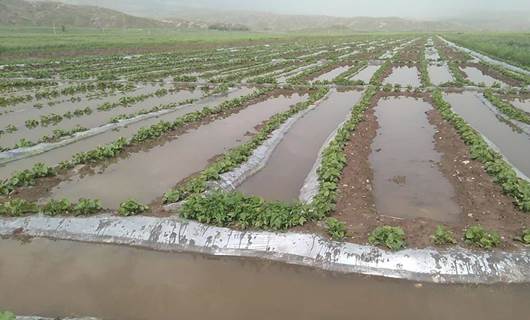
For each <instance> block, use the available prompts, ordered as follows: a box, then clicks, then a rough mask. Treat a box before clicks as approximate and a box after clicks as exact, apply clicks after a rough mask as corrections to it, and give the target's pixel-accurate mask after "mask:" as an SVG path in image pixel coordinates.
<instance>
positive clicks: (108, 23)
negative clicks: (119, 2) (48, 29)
mask: <svg viewBox="0 0 530 320" xmlns="http://www.w3.org/2000/svg"><path fill="white" fill-rule="evenodd" d="M88 2H89V1H87V3H88ZM0 25H18V26H53V25H55V26H57V27H61V26H63V25H64V26H67V27H72V26H74V27H98V28H159V27H164V28H165V27H178V26H186V27H187V26H188V23H187V22H185V21H182V20H179V19H175V20H173V21H172V22H164V21H160V20H155V19H149V18H141V17H135V16H131V15H128V14H124V13H122V12H119V11H115V10H111V9H107V8H101V7H95V6H84V5H83V6H77V5H69V4H64V3H60V2H49V1H24V0H0Z"/></svg>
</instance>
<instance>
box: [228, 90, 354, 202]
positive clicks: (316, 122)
mask: <svg viewBox="0 0 530 320" xmlns="http://www.w3.org/2000/svg"><path fill="white" fill-rule="evenodd" d="M360 96H361V92H358V91H353V92H351V91H347V92H336V91H335V92H333V93H331V95H330V96H329V97H328V98H327V99H326V100H325V101H323V102H322V103H320V104H318V105H317V107H316V108H314V109H312V110H311V111H309V112H308V113H307V114H305V115H304V116H303V117H302V118H301V119H299V120H298V121H297V122H296V123H295V124H294V125H293V126H292V127H291V128H290V129H289V131H288V132H287V133H286V134H285V136H284V138H283V139H282V141H281V142H280V143H279V145H278V146H277V147H276V148H275V149H274V151H273V153H272V154H271V156H270V158H269V159H268V161H267V164H266V165H265V166H264V168H262V169H261V170H260V171H258V172H257V173H256V174H254V175H252V176H251V177H249V178H248V179H246V180H245V181H244V182H243V183H242V184H241V186H239V188H238V189H239V191H241V192H243V193H246V194H252V195H257V196H260V197H263V198H265V199H267V200H284V201H296V200H298V199H299V195H300V190H301V188H302V186H303V185H304V182H305V180H306V177H307V176H308V174H309V173H310V171H311V169H312V168H313V167H314V166H315V163H316V162H317V159H318V155H319V152H320V150H321V148H322V146H323V145H324V143H325V142H326V140H327V139H328V137H329V136H330V135H331V134H332V133H333V132H334V131H335V129H336V128H337V127H338V126H339V125H340V124H341V123H342V122H344V121H345V120H346V118H347V116H348V115H349V113H350V111H351V108H352V107H353V105H354V104H355V103H356V102H357V101H358V100H359V98H360Z"/></svg>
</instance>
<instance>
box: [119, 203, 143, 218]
mask: <svg viewBox="0 0 530 320" xmlns="http://www.w3.org/2000/svg"><path fill="white" fill-rule="evenodd" d="M147 210H149V207H148V206H145V205H143V204H140V203H138V202H136V201H135V200H133V199H129V200H127V201H125V202H122V203H121V204H120V207H119V209H118V213H119V214H120V215H122V216H133V215H137V214H140V213H144V212H145V211H147Z"/></svg>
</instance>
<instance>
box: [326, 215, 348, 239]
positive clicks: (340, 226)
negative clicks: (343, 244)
mask: <svg viewBox="0 0 530 320" xmlns="http://www.w3.org/2000/svg"><path fill="white" fill-rule="evenodd" d="M326 228H327V230H328V234H329V235H330V236H331V238H332V239H333V240H337V241H340V240H343V239H344V238H345V237H346V233H347V231H346V225H345V224H344V222H340V221H339V220H337V219H335V218H328V219H327V220H326Z"/></svg>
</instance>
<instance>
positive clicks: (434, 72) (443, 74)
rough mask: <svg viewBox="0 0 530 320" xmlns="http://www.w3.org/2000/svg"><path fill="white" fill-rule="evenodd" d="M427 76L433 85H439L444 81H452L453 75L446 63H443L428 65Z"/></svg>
mask: <svg viewBox="0 0 530 320" xmlns="http://www.w3.org/2000/svg"><path fill="white" fill-rule="evenodd" d="M428 71H429V78H430V79H431V82H432V83H433V84H434V85H440V84H443V83H446V82H452V81H453V80H454V79H453V76H452V75H451V72H450V71H449V67H448V66H447V65H446V64H443V65H440V66H438V65H429V66H428Z"/></svg>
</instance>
